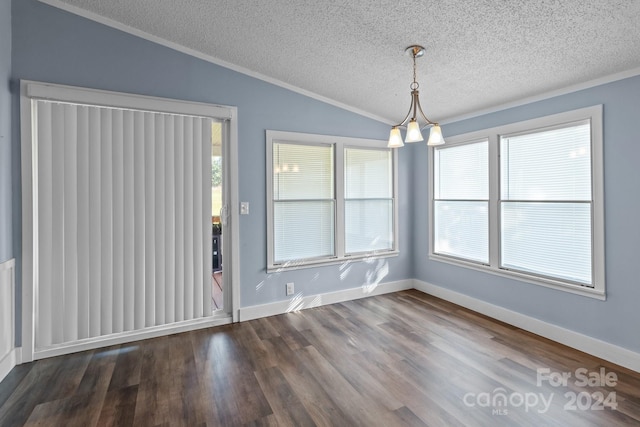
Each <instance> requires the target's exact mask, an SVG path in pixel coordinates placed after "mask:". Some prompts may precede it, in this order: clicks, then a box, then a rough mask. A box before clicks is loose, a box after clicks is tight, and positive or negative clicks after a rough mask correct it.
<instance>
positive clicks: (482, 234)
mask: <svg viewBox="0 0 640 427" xmlns="http://www.w3.org/2000/svg"><path fill="white" fill-rule="evenodd" d="M434 155H435V158H434V209H433V214H434V241H433V244H434V252H435V253H438V254H443V255H450V256H454V257H458V258H463V259H468V260H471V261H476V262H481V263H488V262H489V201H488V199H489V142H488V141H487V140H484V141H478V142H474V143H469V144H464V145H459V146H450V147H443V148H439V149H436V150H435V151H434Z"/></svg>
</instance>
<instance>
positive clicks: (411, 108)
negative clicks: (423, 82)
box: [393, 94, 422, 128]
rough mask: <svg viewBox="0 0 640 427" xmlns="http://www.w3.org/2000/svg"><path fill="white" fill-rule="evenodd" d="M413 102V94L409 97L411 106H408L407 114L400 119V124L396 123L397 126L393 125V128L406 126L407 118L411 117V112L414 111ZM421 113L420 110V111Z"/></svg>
mask: <svg viewBox="0 0 640 427" xmlns="http://www.w3.org/2000/svg"><path fill="white" fill-rule="evenodd" d="M413 104H414V101H413V94H412V95H411V105H410V106H409V111H408V112H407V115H406V116H404V119H402V121H401V122H400V123H398V124H397V125H394V126H393V127H394V128H396V127H400V126H404V125H406V124H407V121H409V117H410V116H411V112H412V111H413V110H414V109H415V107H414V105H413ZM420 111H422V110H420Z"/></svg>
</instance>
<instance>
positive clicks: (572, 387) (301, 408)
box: [0, 290, 640, 427]
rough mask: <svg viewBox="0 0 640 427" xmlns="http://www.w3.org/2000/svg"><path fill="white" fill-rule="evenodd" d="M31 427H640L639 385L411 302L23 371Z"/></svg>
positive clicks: (514, 334) (8, 393) (600, 366)
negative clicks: (593, 379) (563, 379)
mask: <svg viewBox="0 0 640 427" xmlns="http://www.w3.org/2000/svg"><path fill="white" fill-rule="evenodd" d="M539 369H547V371H540V372H543V373H544V372H546V376H545V377H544V379H542V380H541V381H538V370H539ZM579 369H583V370H584V371H576V370H579ZM562 373H569V374H571V377H570V378H568V380H567V381H566V384H564V385H563V384H559V381H558V382H555V383H554V380H557V379H558V378H560V376H561V375H562ZM576 374H578V376H576ZM582 374H584V375H585V376H587V377H588V376H589V375H591V376H592V377H595V376H598V377H599V379H602V380H605V376H604V375H601V374H605V375H606V374H609V385H606V384H605V385H601V384H599V383H598V384H595V383H593V382H592V383H590V384H588V385H584V386H581V382H582V381H581V380H580V378H581V375H582ZM613 374H615V375H616V377H617V381H615V384H612V383H611V376H612V375H613ZM541 375H542V374H541ZM549 379H551V380H549ZM610 393H613V394H610ZM501 397H502V398H503V399H501ZM574 397H575V399H574ZM606 397H609V400H605V398H606ZM534 398H535V399H534ZM542 399H544V401H549V402H550V404H549V405H548V407H547V406H545V404H543V400H542ZM572 400H573V402H572ZM605 404H606V405H605ZM613 404H617V409H611V407H610V406H612V405H613ZM22 425H27V426H36V425H46V426H96V425H97V426H111V425H117V426H129V425H132V426H205V425H208V426H243V425H246V426H313V425H318V426H404V425H407V426H503V425H504V426H624V425H630V426H632V425H635V426H638V425H640V374H639V373H637V372H633V371H630V370H627V369H624V368H622V367H619V366H616V365H612V364H610V363H607V362H604V361H602V360H600V359H597V358H595V357H592V356H590V355H587V354H585V353H581V352H579V351H576V350H573V349H570V348H568V347H565V346H562V345H560V344H557V343H554V342H551V341H549V340H546V339H543V338H540V337H538V336H535V335H533V334H530V333H527V332H524V331H522V330H519V329H517V328H515V327H512V326H509V325H507V324H504V323H500V322H497V321H495V320H492V319H489V318H487V317H484V316H482V315H479V314H477V313H474V312H472V311H469V310H466V309H463V308H461V307H459V306H456V305H453V304H451V303H448V302H445V301H443V300H440V299H437V298H435V297H432V296H428V295H425V294H423V293H421V292H418V291H414V290H412V291H404V292H398V293H394V294H388V295H382V296H376V297H370V298H365V299H361V300H356V301H350V302H345V303H342V304H334V305H329V306H323V307H318V308H313V309H309V310H304V311H301V312H297V313H289V314H286V315H280V316H273V317H269V318H263V319H257V320H253V321H250V322H243V323H240V324H233V325H227V326H222V327H216V328H210V329H204V330H199V331H194V332H188V333H183V334H176V335H171V336H168V337H162V338H156V339H151V340H145V341H139V342H135V343H130V344H126V345H121V346H114V347H110V348H105V349H100V350H95V351H87V352H83V353H77V354H73V355H68V356H62V357H56V358H50V359H44V360H40V361H37V362H34V363H30V364H26V365H21V366H17V367H16V368H15V369H14V370H13V371H12V372H11V373H10V374H9V376H8V377H7V378H5V380H4V381H3V382H2V383H1V384H0V426H3V427H7V426H22Z"/></svg>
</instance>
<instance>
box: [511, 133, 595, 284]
mask: <svg viewBox="0 0 640 427" xmlns="http://www.w3.org/2000/svg"><path fill="white" fill-rule="evenodd" d="M500 153H501V156H500V170H501V187H500V194H501V196H502V200H501V246H500V247H501V254H500V256H501V259H500V265H501V267H502V268H508V269H513V270H520V271H524V272H529V273H535V274H539V275H542V276H549V277H552V278H559V279H563V280H569V281H573V282H577V283H580V284H583V285H586V286H591V285H592V283H593V280H592V191H591V182H592V180H591V160H592V159H591V126H590V122H589V121H582V122H578V123H573V124H568V125H564V126H563V127H560V128H555V129H550V130H544V131H538V132H531V133H527V134H523V135H516V136H505V137H502V138H501V139H500Z"/></svg>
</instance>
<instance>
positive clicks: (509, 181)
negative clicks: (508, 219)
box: [500, 123, 591, 201]
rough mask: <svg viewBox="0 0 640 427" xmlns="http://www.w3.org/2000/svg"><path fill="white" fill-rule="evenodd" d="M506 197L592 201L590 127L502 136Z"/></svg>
mask: <svg viewBox="0 0 640 427" xmlns="http://www.w3.org/2000/svg"><path fill="white" fill-rule="evenodd" d="M500 150H501V157H500V161H501V177H500V178H501V186H502V188H501V194H502V199H503V200H564V201H569V200H583V201H589V200H591V126H590V124H589V123H585V124H580V125H573V126H570V127H566V128H562V129H553V130H549V131H544V132H536V133H530V134H527V135H518V136H511V137H505V138H501V140H500Z"/></svg>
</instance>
